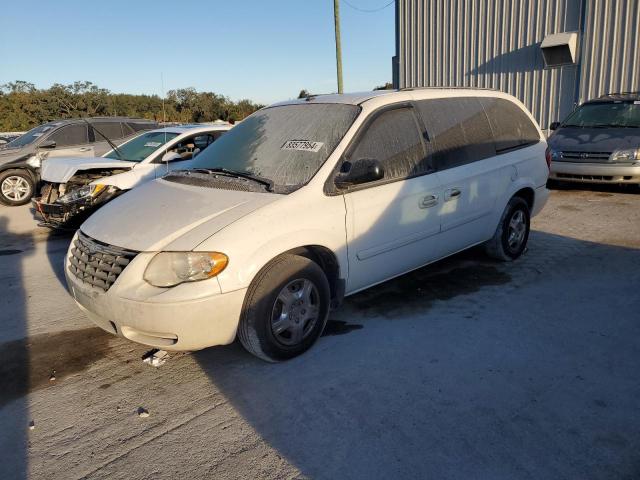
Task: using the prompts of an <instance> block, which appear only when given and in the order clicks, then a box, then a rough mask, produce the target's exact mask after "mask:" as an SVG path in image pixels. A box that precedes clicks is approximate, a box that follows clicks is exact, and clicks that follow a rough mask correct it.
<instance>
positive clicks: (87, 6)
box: [0, 0, 395, 103]
mask: <svg viewBox="0 0 640 480" xmlns="http://www.w3.org/2000/svg"><path fill="white" fill-rule="evenodd" d="M349 2H350V3H351V4H353V5H355V6H357V7H360V8H364V9H374V8H377V7H381V6H382V5H384V4H386V3H387V0H349ZM340 13H341V19H342V48H343V54H342V55H343V70H344V87H345V91H347V92H349V91H360V90H371V89H372V88H373V87H374V86H376V85H380V84H383V83H384V82H386V81H391V57H392V56H393V54H394V50H395V44H394V7H393V5H391V6H389V7H387V8H385V9H383V10H381V11H378V12H375V13H364V12H360V11H356V10H354V9H352V8H350V7H349V6H348V5H347V4H345V3H344V1H341V8H340ZM333 35H334V32H333V1H332V0H262V1H260V0H226V1H222V0H215V1H208V2H207V1H193V0H181V1H179V2H176V1H171V2H169V1H164V0H159V1H150V0H128V1H121V0H93V1H86V0H84V1H77V0H68V1H65V0H60V1H45V0H42V1H39V2H35V1H29V0H22V1H20V2H6V3H5V4H4V5H3V7H2V12H1V17H0V84H3V83H6V82H8V81H12V80H25V81H28V82H32V83H34V84H36V86H37V87H43V88H46V87H49V86H50V85H51V84H53V83H71V82H73V81H76V80H89V81H92V82H94V83H96V84H97V85H99V86H101V87H104V88H108V89H109V90H111V91H113V92H124V93H156V94H161V92H162V83H161V74H162V76H163V78H164V90H165V91H166V90H170V89H174V88H181V87H195V88H196V89H198V90H207V91H214V92H216V93H220V94H223V95H226V96H228V97H230V98H232V99H234V100H238V99H241V98H249V99H252V100H254V101H257V102H262V103H271V102H274V101H277V100H282V99H287V98H292V97H295V96H297V94H298V92H299V91H300V90H301V89H302V88H306V89H307V90H309V91H311V92H314V93H327V92H333V91H336V90H337V86H336V73H335V72H336V71H335V50H334V48H335V47H334V36H333Z"/></svg>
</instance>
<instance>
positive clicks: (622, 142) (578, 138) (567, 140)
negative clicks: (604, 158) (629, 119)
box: [547, 127, 640, 153]
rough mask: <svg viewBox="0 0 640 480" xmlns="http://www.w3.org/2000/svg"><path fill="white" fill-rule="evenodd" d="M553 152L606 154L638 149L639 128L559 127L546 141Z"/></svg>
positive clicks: (639, 145) (639, 140)
mask: <svg viewBox="0 0 640 480" xmlns="http://www.w3.org/2000/svg"><path fill="white" fill-rule="evenodd" d="M547 143H548V144H549V147H551V148H552V149H554V150H560V151H570V152H607V153H611V152H613V151H614V150H617V149H621V148H638V147H640V128H575V127H561V128H559V129H558V130H556V131H555V132H554V133H553V135H551V136H550V137H549V139H548V140H547Z"/></svg>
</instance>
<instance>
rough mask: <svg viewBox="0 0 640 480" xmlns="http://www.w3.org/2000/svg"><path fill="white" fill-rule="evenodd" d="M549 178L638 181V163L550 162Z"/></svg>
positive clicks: (588, 181)
mask: <svg viewBox="0 0 640 480" xmlns="http://www.w3.org/2000/svg"><path fill="white" fill-rule="evenodd" d="M549 178H550V179H551V180H560V181H566V182H582V183H638V184H640V165H629V164H626V165H621V164H618V165H616V164H607V163H574V162H557V161H556V162H551V172H550V173H549Z"/></svg>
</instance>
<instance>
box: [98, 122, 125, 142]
mask: <svg viewBox="0 0 640 480" xmlns="http://www.w3.org/2000/svg"><path fill="white" fill-rule="evenodd" d="M92 125H93V129H94V130H97V131H99V132H100V133H102V134H103V135H105V136H106V137H107V138H108V139H109V140H115V139H119V138H122V137H123V136H124V135H123V134H122V128H121V126H120V122H94V123H92ZM100 133H98V132H94V137H95V141H96V142H104V137H103V136H102V135H100Z"/></svg>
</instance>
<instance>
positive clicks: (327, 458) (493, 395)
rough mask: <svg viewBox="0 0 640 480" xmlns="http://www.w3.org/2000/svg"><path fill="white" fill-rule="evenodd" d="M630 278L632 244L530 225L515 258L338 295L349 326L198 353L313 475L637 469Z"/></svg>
mask: <svg viewBox="0 0 640 480" xmlns="http://www.w3.org/2000/svg"><path fill="white" fill-rule="evenodd" d="M639 288H640V255H639V254H638V250H636V249H632V248H623V247H616V246H609V245H603V244H596V243H590V242H584V241H580V240H575V239H571V238H567V237H562V236H557V235H551V234H547V233H542V232H532V237H531V241H530V251H529V252H528V253H527V254H526V255H525V256H524V257H523V258H522V259H520V260H519V261H517V262H514V263H511V264H496V263H492V262H490V261H488V260H487V259H486V258H485V257H483V256H482V255H481V254H479V253H478V251H477V250H473V251H469V252H466V253H463V254H459V255H456V256H454V257H451V258H450V259H447V260H444V261H441V262H439V263H438V264H435V265H433V266H431V267H426V268H423V269H420V270H418V271H416V272H413V273H410V274H407V275H404V276H402V277H399V278H397V279H395V280H392V281H389V282H386V283H385V284H382V285H380V286H378V287H374V288H373V289H371V290H368V291H365V292H363V293H360V294H357V295H355V296H353V297H350V298H348V299H347V300H346V301H345V304H344V305H343V307H341V309H339V310H338V311H335V312H333V313H332V314H331V316H330V318H331V320H332V321H333V322H338V323H337V325H338V327H339V328H338V329H339V330H340V329H341V330H343V331H345V333H347V334H345V335H342V336H329V337H328V338H323V339H321V340H320V341H319V342H318V344H317V345H316V346H315V347H314V348H313V349H311V350H310V351H309V352H307V353H306V354H305V355H303V356H301V357H298V358H296V359H293V360H291V361H288V362H285V363H280V364H268V363H264V362H262V361H260V360H257V359H255V358H253V357H251V356H249V354H247V353H245V352H244V351H243V350H242V348H241V347H240V346H239V344H238V343H235V344H233V345H231V346H228V347H219V348H211V349H207V350H204V351H202V352H198V353H196V354H195V355H194V356H195V357H196V359H197V360H198V362H199V364H200V365H201V367H202V369H203V370H204V371H205V372H206V373H207V375H208V376H209V378H210V380H211V382H212V384H213V385H215V387H216V388H217V389H220V391H221V392H222V393H223V394H224V395H225V397H226V398H227V399H228V401H229V402H230V403H231V404H232V405H233V407H234V408H235V409H236V410H237V411H238V412H239V413H240V414H241V415H242V417H243V418H244V419H245V420H246V421H247V422H248V423H249V424H250V425H251V426H252V428H253V429H255V431H256V432H257V434H258V436H259V437H260V438H262V439H264V441H265V442H266V443H268V444H269V445H270V446H271V448H273V449H274V450H275V452H276V453H277V455H279V456H280V457H282V458H284V459H285V460H286V462H288V463H290V464H292V465H294V466H295V467H296V468H297V469H298V470H299V471H300V473H301V474H302V475H304V476H309V477H311V478H602V477H604V476H607V477H616V478H632V477H634V475H636V476H637V475H639V474H640V463H638V461H639V460H638V455H637V451H638V447H639V446H640V423H639V422H637V421H631V419H637V417H638V408H637V401H636V399H637V398H638V396H639V395H640V383H639V382H637V371H638V367H640V351H639V350H638V347H637V338H638V336H639V335H640V323H639V322H638V321H637V312H638V311H640V297H639V296H638V295H637V292H638V289H639ZM329 325H330V327H329V328H330V329H331V328H332V327H331V325H332V324H331V323H330V324H329ZM349 325H351V326H353V327H354V328H348V327H346V326H349ZM345 327H346V328H345Z"/></svg>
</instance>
